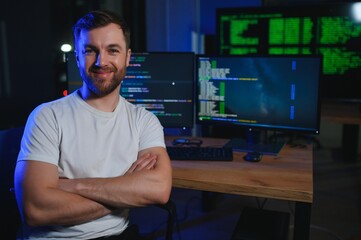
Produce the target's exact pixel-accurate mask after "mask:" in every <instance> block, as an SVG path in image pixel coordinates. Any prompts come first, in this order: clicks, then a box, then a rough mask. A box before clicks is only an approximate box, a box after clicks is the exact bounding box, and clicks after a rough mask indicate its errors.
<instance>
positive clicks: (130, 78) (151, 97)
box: [66, 52, 195, 132]
mask: <svg viewBox="0 0 361 240" xmlns="http://www.w3.org/2000/svg"><path fill="white" fill-rule="evenodd" d="M66 56H67V57H66V59H67V61H66V62H67V80H68V92H69V93H70V92H73V91H75V90H76V89H77V88H79V87H80V86H82V80H81V77H80V74H79V70H78V67H77V64H76V59H75V54H74V53H73V52H71V53H68V54H67V55H66ZM194 68H195V67H194V53H193V52H144V53H132V54H131V57H130V64H129V67H128V68H127V73H126V76H125V79H124V81H123V82H122V86H121V89H120V94H121V95H122V96H123V97H124V98H125V99H127V100H128V101H129V102H131V103H133V104H135V105H139V106H142V107H145V108H146V109H148V110H149V111H151V112H153V113H154V114H155V115H156V116H157V117H158V119H159V120H160V122H161V124H162V125H163V127H164V128H169V129H173V128H174V129H182V130H187V129H191V128H193V125H194V108H195V106H194V97H195V96H194V72H195V70H194ZM183 132H184V131H183Z"/></svg>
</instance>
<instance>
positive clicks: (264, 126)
mask: <svg viewBox="0 0 361 240" xmlns="http://www.w3.org/2000/svg"><path fill="white" fill-rule="evenodd" d="M196 67H197V75H196V83H197V87H196V89H197V90H196V91H197V94H196V95H197V104H196V123H197V124H200V125H223V126H239V127H242V128H244V129H245V130H247V131H248V132H249V133H252V132H254V131H255V130H262V131H263V130H274V131H277V132H281V133H293V134H294V133H302V134H311V135H317V134H319V131H320V101H319V90H320V75H321V71H322V57H321V56H300V55H297V56H286V55H283V56H245V55H217V56H216V55H196ZM250 139H251V138H250ZM250 139H248V140H247V139H246V140H245V141H240V140H239V139H238V140H237V141H236V140H235V141H233V143H235V142H237V144H238V145H239V146H238V148H239V149H240V150H242V149H243V150H244V151H254V150H258V151H261V152H262V153H264V154H267V153H268V154H277V153H278V152H279V150H280V149H281V147H282V146H283V144H284V143H282V142H281V144H278V143H277V144H273V145H272V144H271V143H268V142H266V141H263V142H261V143H257V144H258V145H257V146H256V144H255V142H250ZM241 145H242V146H241Z"/></svg>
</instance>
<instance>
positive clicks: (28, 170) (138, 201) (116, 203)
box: [14, 147, 172, 226]
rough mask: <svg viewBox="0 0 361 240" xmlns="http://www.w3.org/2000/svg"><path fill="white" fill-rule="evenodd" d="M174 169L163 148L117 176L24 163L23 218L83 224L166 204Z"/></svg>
mask: <svg viewBox="0 0 361 240" xmlns="http://www.w3.org/2000/svg"><path fill="white" fill-rule="evenodd" d="M171 171H172V170H171V165H170V160H169V157H168V154H167V153H166V150H165V149H164V148H161V147H155V148H149V149H146V150H143V151H141V152H140V153H139V157H138V160H137V161H136V162H135V163H134V164H133V165H132V166H131V168H130V169H129V170H128V171H127V173H126V174H125V175H123V176H118V177H112V178H84V179H59V176H58V169H57V166H55V165H52V164H49V163H44V162H39V161H20V162H18V164H17V166H16V170H15V179H14V180H15V193H16V198H17V201H18V206H19V209H20V213H21V215H22V218H23V219H24V221H26V222H27V224H29V225H31V226H42V225H72V224H80V223H84V222H87V221H90V220H93V219H97V218H100V217H103V216H105V215H107V214H110V213H111V212H112V210H113V209H116V208H120V207H137V206H145V205H149V204H162V203H166V202H167V201H168V199H169V196H170V191H171V186H172V172H171Z"/></svg>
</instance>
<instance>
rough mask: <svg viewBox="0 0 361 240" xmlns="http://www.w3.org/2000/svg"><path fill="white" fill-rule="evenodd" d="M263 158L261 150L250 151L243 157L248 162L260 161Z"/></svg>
mask: <svg viewBox="0 0 361 240" xmlns="http://www.w3.org/2000/svg"><path fill="white" fill-rule="evenodd" d="M261 158H262V154H261V153H259V152H249V153H247V154H246V155H244V157H243V159H244V160H245V161H248V162H259V161H261Z"/></svg>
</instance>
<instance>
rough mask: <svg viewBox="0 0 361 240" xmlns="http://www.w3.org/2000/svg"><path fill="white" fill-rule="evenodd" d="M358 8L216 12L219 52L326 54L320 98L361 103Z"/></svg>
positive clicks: (348, 5) (315, 6) (306, 6)
mask: <svg viewBox="0 0 361 240" xmlns="http://www.w3.org/2000/svg"><path fill="white" fill-rule="evenodd" d="M357 4H358V5H359V6H360V3H356V2H347V3H346V2H345V3H327V4H304V5H300V4H294V5H288V6H262V7H243V8H220V9H217V17H216V18H217V19H216V22H217V36H216V38H217V42H218V45H217V46H218V47H219V51H218V53H219V54H237V55H239V54H245V55H254V54H258V55H260V54H262V55H289V54H294V55H322V56H323V62H322V65H323V67H322V69H323V71H322V91H321V97H322V100H325V101H339V102H361V91H360V88H361V78H360V76H361V44H360V42H361V20H360V19H361V17H360V16H361V12H360V8H357ZM357 9H358V10H357Z"/></svg>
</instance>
